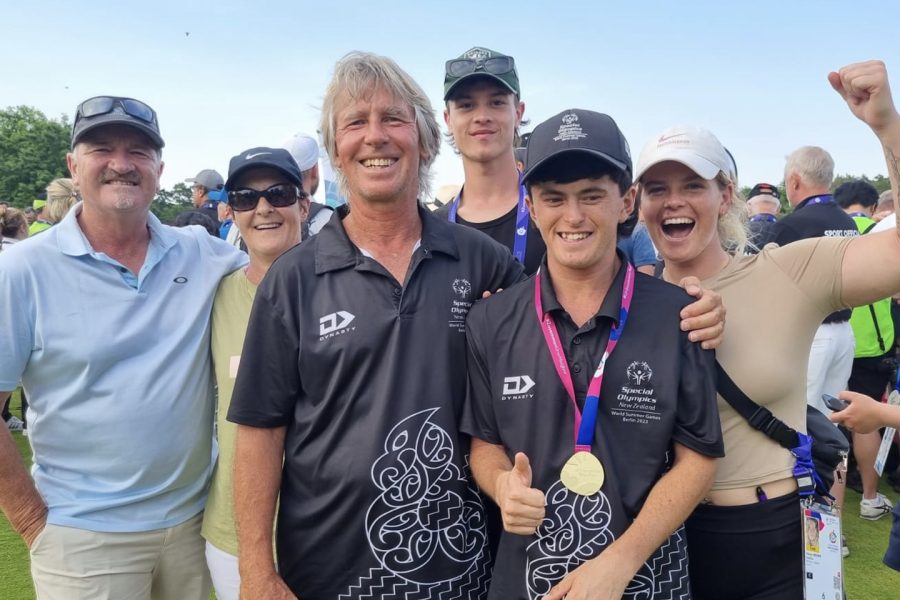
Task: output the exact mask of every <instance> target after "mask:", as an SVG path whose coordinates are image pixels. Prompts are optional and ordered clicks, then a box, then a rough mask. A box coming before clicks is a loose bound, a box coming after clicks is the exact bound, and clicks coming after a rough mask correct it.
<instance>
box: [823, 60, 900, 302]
mask: <svg viewBox="0 0 900 600" xmlns="http://www.w3.org/2000/svg"><path fill="white" fill-rule="evenodd" d="M828 81H829V83H831V86H832V87H833V88H834V90H835V91H836V92H837V93H838V94H840V95H841V98H843V99H844V101H845V102H846V103H847V105H848V106H849V108H850V111H851V112H852V113H853V114H854V115H856V117H857V118H859V119H860V120H861V121H862V122H863V123H865V124H866V125H868V126H869V127H870V128H871V129H872V131H873V132H874V133H875V135H876V136H877V137H878V141H879V142H880V143H881V145H882V148H883V150H884V156H885V160H886V162H887V168H888V175H889V176H890V179H891V189H892V190H893V192H894V209H895V210H897V211H898V212H900V194H898V191H900V113H898V112H897V109H896V107H895V106H894V100H893V98H892V96H891V88H890V84H889V83H888V76H887V69H886V67H885V65H884V63H883V62H881V61H878V60H872V61H867V62H862V63H855V64H852V65H847V66H846V67H843V68H842V69H840V70H839V71H836V72H832V73H829V74H828ZM841 276H842V278H843V282H844V283H843V290H844V291H843V300H844V302H845V303H847V304H849V305H850V306H861V305H863V304H868V303H870V302H874V301H875V300H880V299H882V298H886V297H888V296H891V295H893V294H894V293H896V292H897V291H900V224H898V229H897V230H894V231H884V232H879V233H874V234H868V235H864V236H860V237H859V238H857V239H854V240H853V241H852V242H851V243H850V245H849V247H848V248H847V253H846V254H845V256H844V262H843V265H842V268H841Z"/></svg>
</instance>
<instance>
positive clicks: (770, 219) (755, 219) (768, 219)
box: [750, 215, 778, 223]
mask: <svg viewBox="0 0 900 600" xmlns="http://www.w3.org/2000/svg"><path fill="white" fill-rule="evenodd" d="M776 221H778V219H776V218H775V215H753V216H752V217H750V222H751V223H760V222H765V223H775V222H776Z"/></svg>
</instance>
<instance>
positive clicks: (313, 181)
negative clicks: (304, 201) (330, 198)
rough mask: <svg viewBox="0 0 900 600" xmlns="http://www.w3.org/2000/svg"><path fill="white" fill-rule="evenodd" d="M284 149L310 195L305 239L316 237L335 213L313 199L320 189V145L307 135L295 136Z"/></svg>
mask: <svg viewBox="0 0 900 600" xmlns="http://www.w3.org/2000/svg"><path fill="white" fill-rule="evenodd" d="M282 148H284V149H285V150H287V151H288V152H290V153H291V156H293V157H294V160H295V161H297V166H299V167H300V173H301V175H302V176H303V189H304V191H305V192H306V193H307V194H308V195H309V218H308V219H307V220H306V222H305V223H304V224H303V239H304V240H305V239H306V238H308V237H309V236H311V235H315V234H317V233H318V232H319V230H320V229H322V227H323V226H324V225H325V223H327V222H328V219H330V218H331V213H333V212H334V209H332V208H331V207H330V206H326V205H324V204H322V203H320V202H316V201H315V200H314V199H313V195H314V194H315V193H316V190H317V189H319V144H318V143H316V140H315V139H314V138H313V137H311V136H308V135H306V134H305V133H297V134H294V136H293V137H291V139H289V140H287V141H286V142H285V143H284V144H282Z"/></svg>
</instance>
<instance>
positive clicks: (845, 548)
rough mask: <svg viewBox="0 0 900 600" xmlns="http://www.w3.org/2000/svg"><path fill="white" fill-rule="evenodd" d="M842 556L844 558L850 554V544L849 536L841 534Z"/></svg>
mask: <svg viewBox="0 0 900 600" xmlns="http://www.w3.org/2000/svg"><path fill="white" fill-rule="evenodd" d="M841 556H843V557H844V558H847V557H848V556H850V546H848V545H847V538H846V537H844V536H843V535H842V536H841Z"/></svg>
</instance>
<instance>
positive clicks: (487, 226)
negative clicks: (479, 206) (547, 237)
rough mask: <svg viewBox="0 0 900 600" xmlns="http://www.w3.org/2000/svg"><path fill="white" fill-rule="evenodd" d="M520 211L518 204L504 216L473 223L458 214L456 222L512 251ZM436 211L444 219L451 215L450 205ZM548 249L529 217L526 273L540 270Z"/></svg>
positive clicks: (529, 273)
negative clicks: (475, 230)
mask: <svg viewBox="0 0 900 600" xmlns="http://www.w3.org/2000/svg"><path fill="white" fill-rule="evenodd" d="M518 212H519V207H518V206H516V207H514V208H513V209H512V210H511V211H509V212H508V213H506V214H505V215H503V216H502V217H498V218H496V219H492V220H490V221H485V222H483V223H473V222H471V221H466V220H465V219H463V218H462V217H460V216H459V215H458V214H457V215H456V222H457V223H459V224H460V225H465V226H466V227H471V228H472V229H477V230H478V231H480V232H482V233H484V234H485V235H487V236H488V237H490V238H491V239H493V240H495V241H497V242H499V243H501V244H503V245H504V246H506V247H507V248H508V249H509V251H510V252H512V251H513V245H514V244H515V240H516V216H517V213H518ZM434 213H435V214H436V215H437V216H439V217H441V218H442V219H444V220H446V219H448V218H449V216H450V205H449V204H445V205H444V206H442V207H440V208H438V209H437V210H435V211H434ZM546 251H547V246H546V244H544V239H543V238H542V237H541V232H540V230H539V229H538V228H537V227H536V226H535V224H534V222H533V221H532V220H531V219H530V218H529V219H528V233H527V237H526V238H525V265H524V267H525V274H526V275H531V274H532V273H534V272H535V271H537V270H538V267H539V266H541V260H542V259H543V258H544V253H545V252H546Z"/></svg>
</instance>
